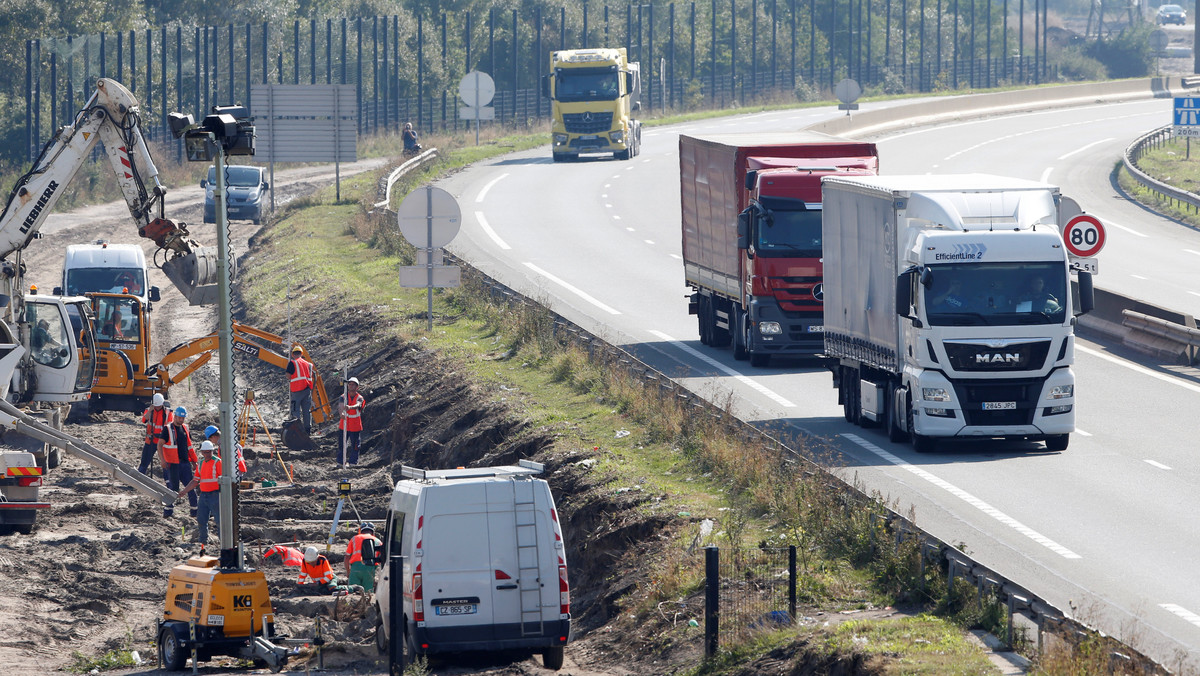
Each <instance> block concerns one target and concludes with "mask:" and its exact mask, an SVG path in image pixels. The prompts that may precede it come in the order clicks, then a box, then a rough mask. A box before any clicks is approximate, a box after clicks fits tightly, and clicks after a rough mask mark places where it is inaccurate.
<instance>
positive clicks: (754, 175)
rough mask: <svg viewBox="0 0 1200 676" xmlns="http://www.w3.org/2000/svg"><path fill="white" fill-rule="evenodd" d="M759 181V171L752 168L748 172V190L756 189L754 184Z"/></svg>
mask: <svg viewBox="0 0 1200 676" xmlns="http://www.w3.org/2000/svg"><path fill="white" fill-rule="evenodd" d="M756 183H758V171H756V170H754V169H751V170H750V171H747V172H746V179H745V187H746V190H754V184H756Z"/></svg>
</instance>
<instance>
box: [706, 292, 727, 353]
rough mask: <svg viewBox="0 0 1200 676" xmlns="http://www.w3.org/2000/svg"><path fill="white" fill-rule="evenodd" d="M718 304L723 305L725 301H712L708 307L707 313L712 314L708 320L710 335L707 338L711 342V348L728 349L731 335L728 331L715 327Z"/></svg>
mask: <svg viewBox="0 0 1200 676" xmlns="http://www.w3.org/2000/svg"><path fill="white" fill-rule="evenodd" d="M718 302H721V303H724V302H725V301H717V300H716V299H713V302H712V303H710V305H709V312H710V313H712V314H711V315H710V316H709V319H708V322H709V325H710V326H712V334H711V335H710V336H709V340H710V341H711V342H710V343H709V344H710V345H712V346H713V347H729V343H731V342H732V341H733V334H732V333H731V332H730V331H729V329H727V328H725V329H723V328H721V327H719V326H717V303H718Z"/></svg>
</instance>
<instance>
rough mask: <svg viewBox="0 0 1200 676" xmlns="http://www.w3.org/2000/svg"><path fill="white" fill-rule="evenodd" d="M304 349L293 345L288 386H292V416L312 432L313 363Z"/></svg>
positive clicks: (288, 372) (289, 362)
mask: <svg viewBox="0 0 1200 676" xmlns="http://www.w3.org/2000/svg"><path fill="white" fill-rule="evenodd" d="M303 354H304V349H303V348H301V347H300V346H299V345H296V346H294V347H292V358H291V359H289V360H288V365H287V374H288V386H289V387H290V388H291V391H292V394H291V401H292V410H291V416H292V418H293V419H295V420H299V421H300V423H301V424H303V425H304V431H305V432H306V433H309V434H311V433H312V391H313V365H312V362H310V361H308V360H306V359H305V358H304V357H303V356H301V355H303Z"/></svg>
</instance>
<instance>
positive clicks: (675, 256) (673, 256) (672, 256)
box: [667, 254, 683, 261]
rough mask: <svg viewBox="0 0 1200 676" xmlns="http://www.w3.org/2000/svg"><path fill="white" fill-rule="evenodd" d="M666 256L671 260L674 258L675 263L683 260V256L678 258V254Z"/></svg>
mask: <svg viewBox="0 0 1200 676" xmlns="http://www.w3.org/2000/svg"><path fill="white" fill-rule="evenodd" d="M667 255H668V256H670V257H671V258H674V259H675V260H677V261H681V260H683V256H680V255H679V254H667Z"/></svg>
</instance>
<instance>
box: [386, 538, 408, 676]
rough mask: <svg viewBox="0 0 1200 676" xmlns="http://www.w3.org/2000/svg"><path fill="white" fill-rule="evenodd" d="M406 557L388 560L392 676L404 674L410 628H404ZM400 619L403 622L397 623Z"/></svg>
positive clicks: (389, 641)
mask: <svg viewBox="0 0 1200 676" xmlns="http://www.w3.org/2000/svg"><path fill="white" fill-rule="evenodd" d="M403 604H404V557H403V556H399V555H396V554H392V556H391V557H390V558H389V559H388V612H389V613H390V614H391V618H390V621H388V625H389V628H390V630H391V631H390V633H389V635H388V663H389V664H390V665H391V672H390V673H391V676H401V674H403V673H404V667H405V666H406V665H405V654H404V634H405V633H406V632H407V631H408V627H406V626H404V625H405V622H404V620H403V617H404V615H403V613H402V612H401V610H402V609H403V607H404V606H403ZM397 617H399V618H401V620H400V621H399V622H397V621H396V618H397Z"/></svg>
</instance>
